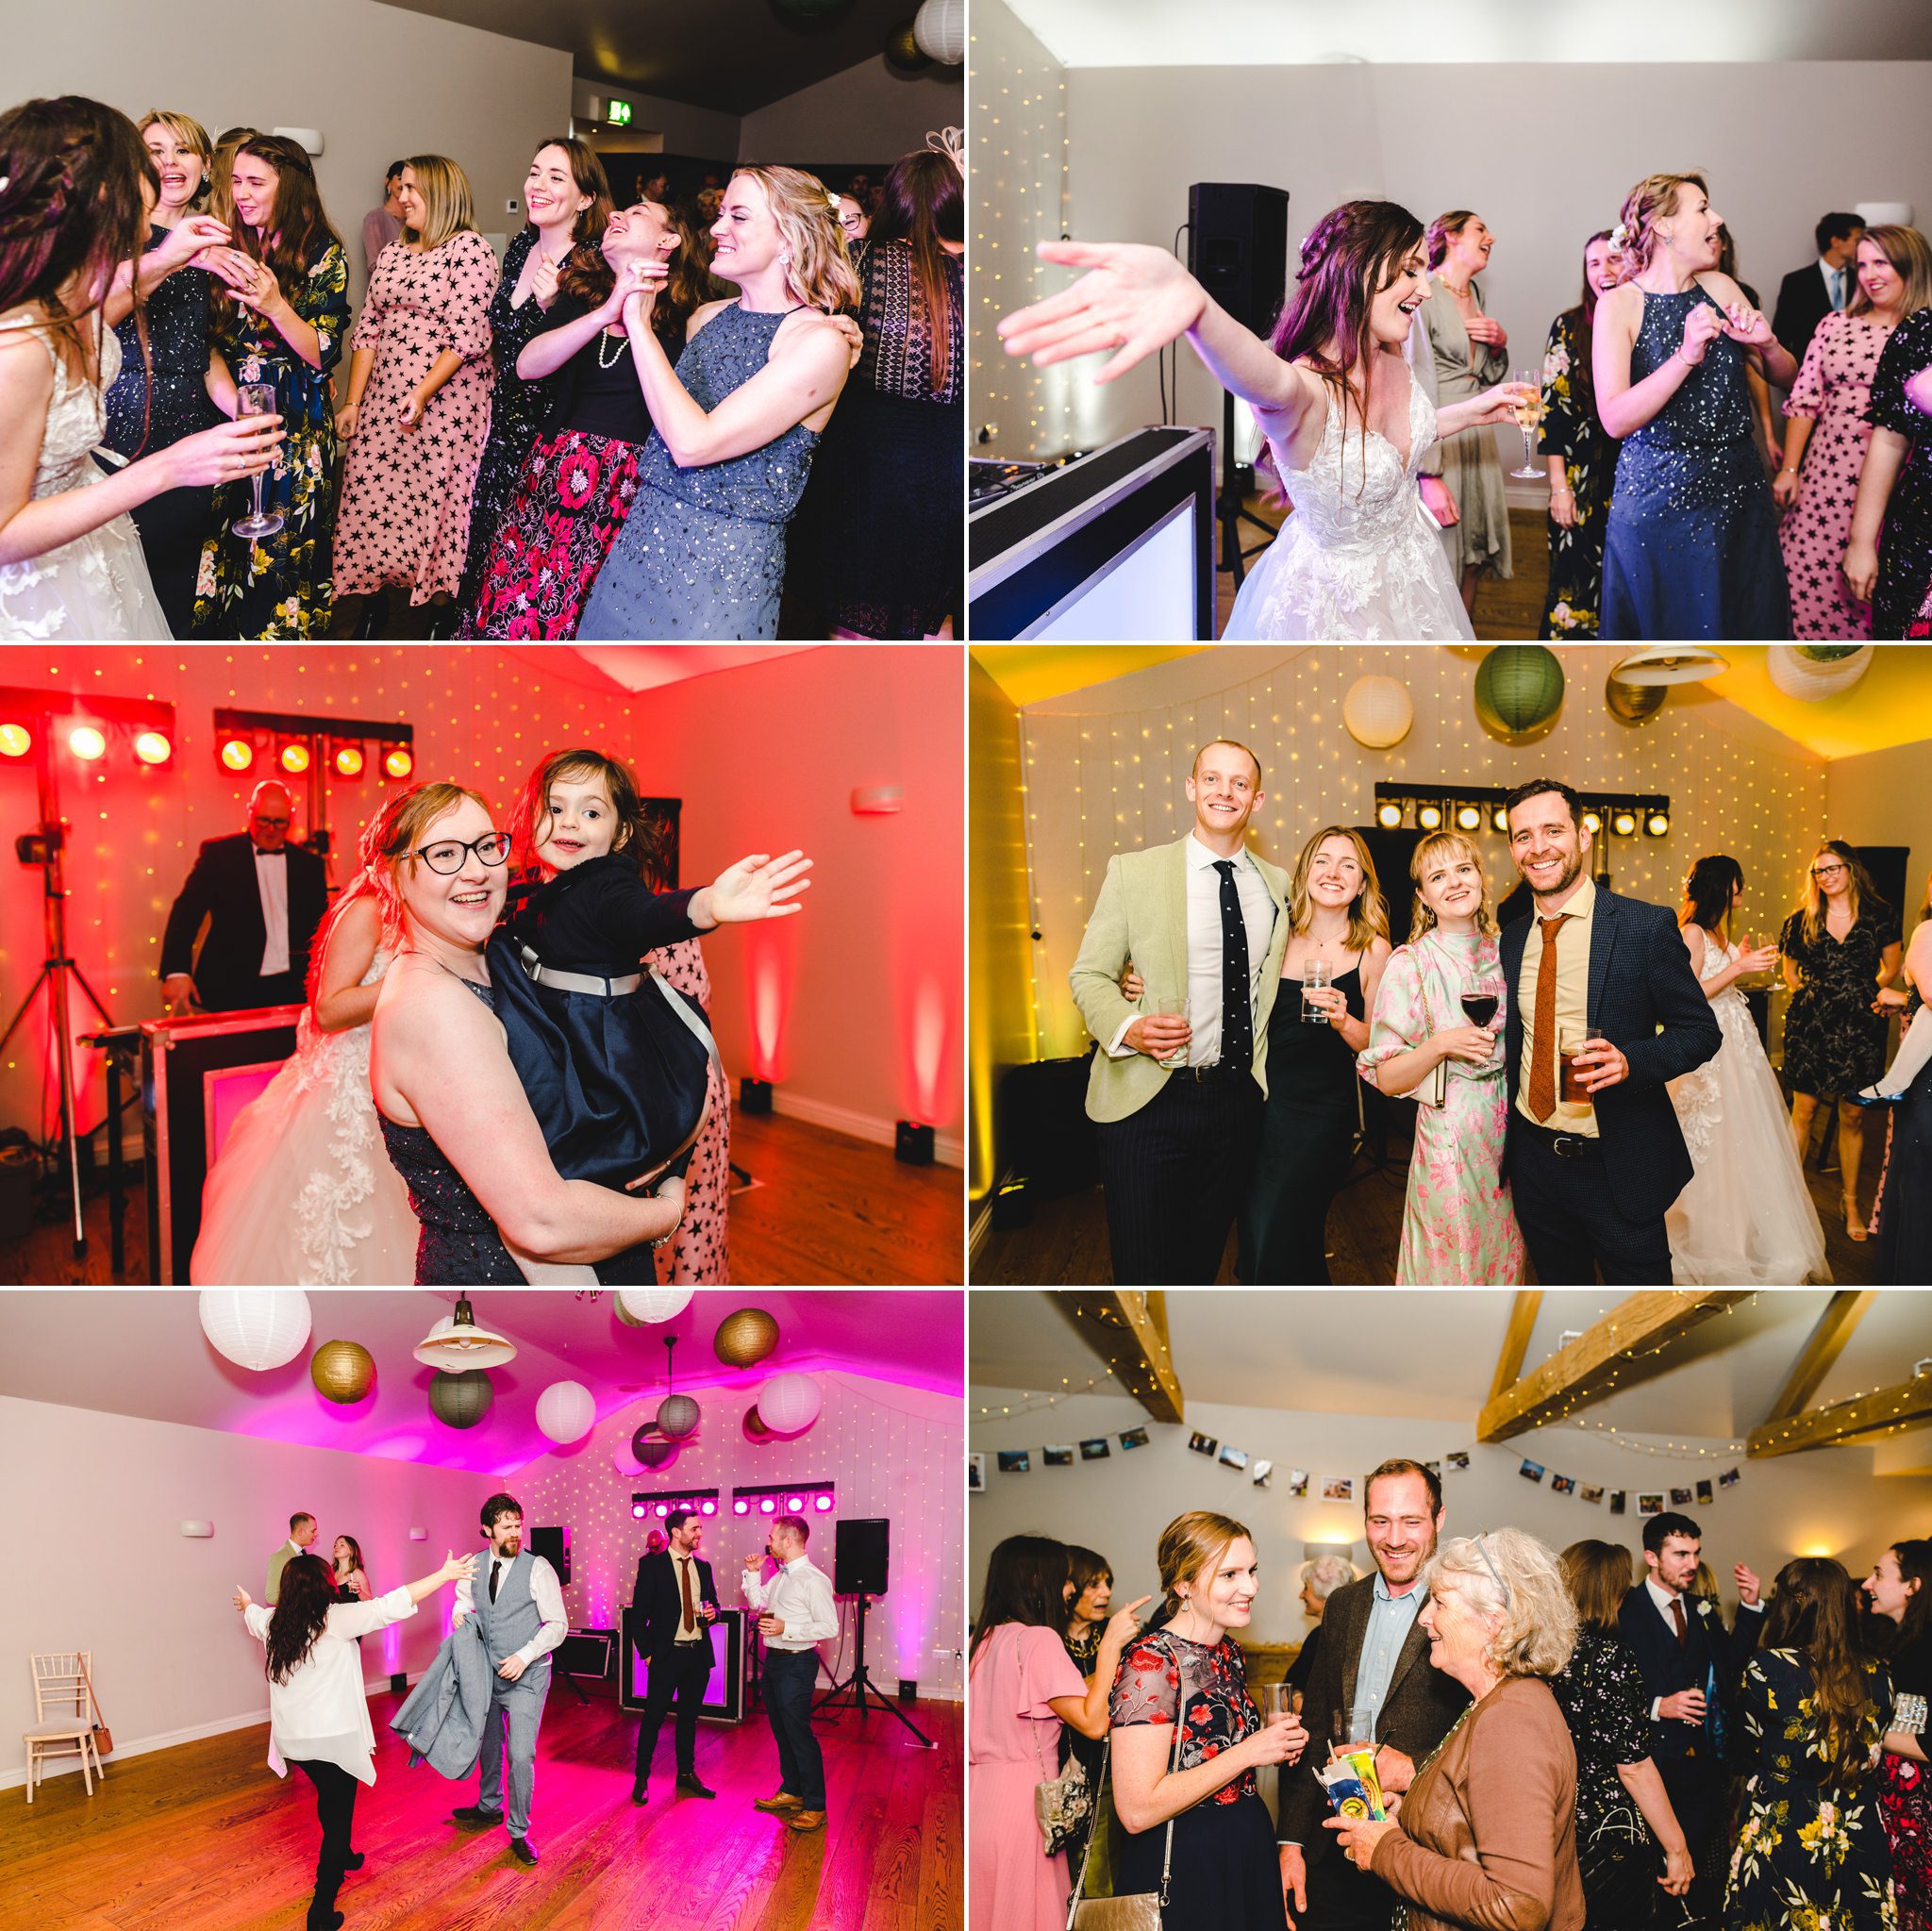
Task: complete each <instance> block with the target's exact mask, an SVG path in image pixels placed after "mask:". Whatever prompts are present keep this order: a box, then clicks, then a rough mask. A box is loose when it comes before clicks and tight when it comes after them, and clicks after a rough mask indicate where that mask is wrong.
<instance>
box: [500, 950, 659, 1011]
mask: <svg viewBox="0 0 1932 1931" xmlns="http://www.w3.org/2000/svg"><path fill="white" fill-rule="evenodd" d="M519 950H521V952H522V953H523V956H524V970H525V972H526V973H527V974H529V975H530V977H531V978H532V979H533V980H535V981H536V983H537V984H538V985H540V986H555V987H556V988H557V990H558V991H559V992H594V993H595V994H596V995H597V996H598V997H599V998H600V999H615V998H617V997H618V996H619V995H620V994H622V993H625V992H635V991H636V990H637V989H638V988H639V987H640V986H641V985H642V984H643V983H644V980H645V979H646V978H647V977H649V976H650V975H649V974H646V973H625V974H623V975H622V976H621V977H619V978H615V979H603V978H599V977H597V976H596V975H595V974H591V973H564V972H558V969H557V968H556V967H555V966H547V965H544V964H542V963H541V961H540V960H539V958H538V957H537V955H536V954H535V953H534V952H533V951H531V949H530V948H529V947H528V946H527V945H525V946H522V947H520V948H519Z"/></svg>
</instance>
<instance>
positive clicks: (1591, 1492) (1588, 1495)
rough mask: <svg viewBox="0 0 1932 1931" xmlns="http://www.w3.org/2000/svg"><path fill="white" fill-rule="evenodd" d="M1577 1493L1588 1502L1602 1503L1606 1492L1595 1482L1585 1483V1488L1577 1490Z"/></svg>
mask: <svg viewBox="0 0 1932 1931" xmlns="http://www.w3.org/2000/svg"><path fill="white" fill-rule="evenodd" d="M1576 1492H1577V1493H1578V1494H1579V1495H1581V1496H1582V1497H1583V1499H1584V1500H1585V1501H1586V1502H1601V1501H1602V1500H1603V1499H1604V1491H1603V1490H1601V1489H1599V1488H1598V1487H1597V1486H1596V1484H1595V1483H1593V1482H1586V1483H1584V1485H1583V1487H1582V1488H1580V1489H1579V1490H1577V1491H1576Z"/></svg>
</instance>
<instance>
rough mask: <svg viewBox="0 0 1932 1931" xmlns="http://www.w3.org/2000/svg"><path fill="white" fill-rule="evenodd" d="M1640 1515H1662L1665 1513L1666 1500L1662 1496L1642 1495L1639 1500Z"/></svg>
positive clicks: (1638, 1510)
mask: <svg viewBox="0 0 1932 1931" xmlns="http://www.w3.org/2000/svg"><path fill="white" fill-rule="evenodd" d="M1637 1512H1638V1514H1639V1515H1661V1514H1662V1513H1663V1512H1664V1498H1663V1497H1662V1496H1661V1495H1640V1496H1638V1498H1637Z"/></svg>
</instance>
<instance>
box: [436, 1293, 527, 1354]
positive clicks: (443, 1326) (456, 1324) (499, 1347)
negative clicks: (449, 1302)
mask: <svg viewBox="0 0 1932 1931" xmlns="http://www.w3.org/2000/svg"><path fill="white" fill-rule="evenodd" d="M516 1357H517V1350H516V1343H515V1342H514V1341H512V1340H509V1338H508V1336H506V1335H501V1334H498V1333H497V1332H496V1330H495V1329H494V1328H491V1327H484V1326H481V1325H480V1324H479V1323H478V1322H477V1320H476V1310H475V1308H474V1307H471V1306H470V1297H469V1295H467V1294H462V1295H459V1296H458V1300H457V1306H456V1312H455V1313H454V1314H445V1315H444V1316H443V1317H442V1319H441V1321H439V1322H438V1323H436V1325H435V1326H434V1327H432V1328H431V1329H430V1330H429V1332H428V1333H427V1334H425V1336H424V1337H423V1340H422V1341H421V1343H420V1344H419V1345H418V1347H417V1349H416V1358H417V1360H419V1361H421V1362H422V1364H423V1365H424V1367H425V1368H440V1369H441V1370H442V1372H443V1373H445V1374H460V1373H464V1372H465V1371H466V1370H468V1369H471V1368H501V1367H502V1366H503V1365H504V1364H505V1363H506V1362H508V1361H514V1360H515V1359H516Z"/></svg>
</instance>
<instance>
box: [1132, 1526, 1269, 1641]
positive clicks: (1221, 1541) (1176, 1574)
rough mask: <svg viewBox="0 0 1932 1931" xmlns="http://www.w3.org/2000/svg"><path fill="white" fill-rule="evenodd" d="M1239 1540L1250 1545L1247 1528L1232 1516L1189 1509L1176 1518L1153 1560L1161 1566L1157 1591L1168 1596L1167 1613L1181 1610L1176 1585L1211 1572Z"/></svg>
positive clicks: (1165, 1533)
mask: <svg viewBox="0 0 1932 1931" xmlns="http://www.w3.org/2000/svg"><path fill="white" fill-rule="evenodd" d="M1241 1537H1246V1538H1247V1540H1249V1541H1251V1542H1252V1541H1253V1540H1255V1539H1254V1537H1253V1536H1251V1535H1249V1534H1248V1529H1247V1524H1246V1523H1239V1522H1237V1521H1235V1519H1234V1517H1233V1516H1231V1515H1216V1514H1215V1513H1214V1512H1213V1511H1212V1510H1211V1509H1206V1508H1191V1509H1190V1510H1189V1511H1188V1512H1187V1514H1185V1515H1177V1516H1175V1517H1174V1520H1173V1521H1172V1522H1171V1523H1168V1525H1167V1526H1166V1527H1165V1528H1164V1529H1162V1530H1161V1532H1160V1541H1159V1544H1158V1548H1157V1549H1156V1552H1155V1553H1156V1556H1157V1557H1158V1560H1159V1563H1160V1587H1161V1588H1162V1589H1163V1590H1165V1591H1166V1592H1167V1613H1168V1615H1169V1616H1170V1617H1172V1616H1174V1614H1175V1613H1176V1612H1177V1611H1178V1610H1179V1608H1180V1606H1181V1598H1180V1595H1179V1593H1178V1591H1177V1590H1176V1589H1175V1585H1176V1584H1177V1583H1183V1582H1194V1581H1196V1580H1198V1579H1199V1577H1200V1575H1201V1573H1202V1572H1203V1571H1204V1570H1208V1569H1212V1568H1213V1567H1214V1565H1215V1564H1216V1563H1217V1562H1219V1561H1220V1560H1221V1558H1222V1556H1223V1555H1224V1553H1225V1552H1226V1550H1227V1548H1228V1546H1229V1545H1230V1544H1231V1543H1233V1542H1234V1541H1236V1540H1239V1539H1240V1538H1241Z"/></svg>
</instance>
